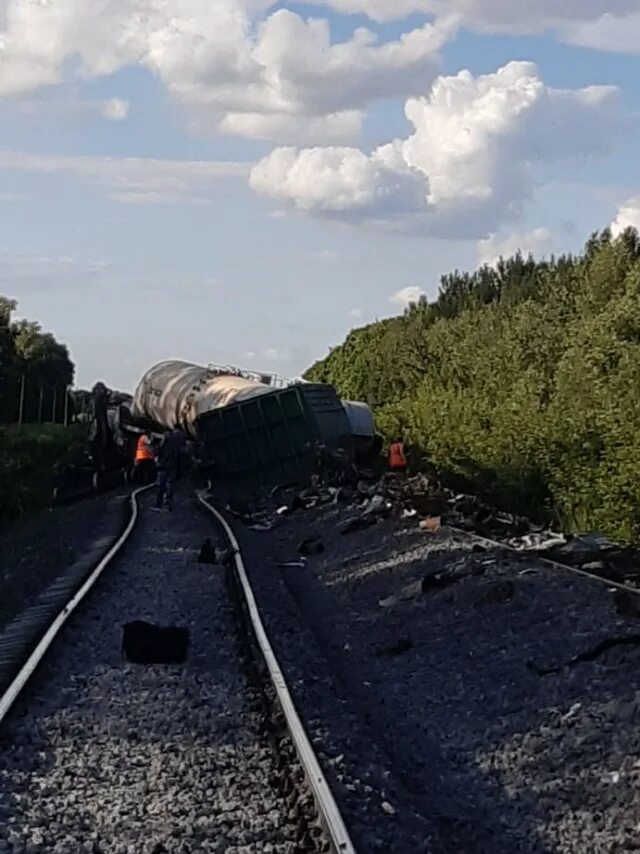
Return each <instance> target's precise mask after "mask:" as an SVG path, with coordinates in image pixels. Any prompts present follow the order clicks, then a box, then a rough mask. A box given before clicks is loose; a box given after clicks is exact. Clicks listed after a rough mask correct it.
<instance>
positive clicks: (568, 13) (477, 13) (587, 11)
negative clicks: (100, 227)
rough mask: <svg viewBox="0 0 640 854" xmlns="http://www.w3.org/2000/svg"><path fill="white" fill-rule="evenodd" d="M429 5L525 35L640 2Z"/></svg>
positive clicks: (452, 0) (433, 1)
mask: <svg viewBox="0 0 640 854" xmlns="http://www.w3.org/2000/svg"><path fill="white" fill-rule="evenodd" d="M390 2H391V0H390ZM425 6H428V7H429V8H430V10H431V11H434V12H436V13H439V14H451V13H454V12H455V13H459V14H460V15H461V16H462V18H463V20H464V22H465V23H466V24H469V25H472V26H474V27H476V28H477V29H482V30H491V31H493V32H496V31H505V32H516V33H522V32H543V31H544V30H547V29H549V28H552V27H563V26H566V25H568V24H570V23H571V22H579V21H590V20H594V19H597V18H599V17H600V16H601V15H603V14H605V13H606V12H610V11H612V9H613V10H615V11H616V12H619V13H620V14H623V13H624V12H630V11H632V10H634V9H637V0H564V2H562V3H559V2H558V0H527V2H515V0H426V2H425Z"/></svg>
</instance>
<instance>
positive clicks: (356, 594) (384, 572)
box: [236, 508, 640, 854]
mask: <svg viewBox="0 0 640 854" xmlns="http://www.w3.org/2000/svg"><path fill="white" fill-rule="evenodd" d="M343 518H344V512H343ZM338 521H339V520H338V517H337V510H336V509H335V508H325V509H323V510H311V511H306V512H300V513H296V514H294V515H292V516H290V517H287V518H286V521H284V522H282V523H281V524H280V525H279V526H278V527H277V528H276V529H275V530H272V531H267V532H257V531H252V530H249V529H247V528H246V527H244V526H242V525H241V524H240V523H236V528H237V529H238V534H239V536H240V541H241V545H242V546H243V548H244V549H245V551H246V554H247V558H248V559H247V563H248V566H249V567H250V572H251V577H252V582H253V584H254V586H255V587H256V591H257V595H258V599H259V601H260V602H261V603H262V605H263V608H264V609H265V620H266V623H267V625H268V626H269V629H270V631H271V633H272V637H273V641H274V643H275V645H276V649H277V651H278V653H279V655H281V657H282V658H283V661H284V662H286V664H287V667H288V668H289V673H290V675H291V678H292V685H293V688H294V699H296V702H298V703H299V706H300V710H301V712H302V714H303V717H304V718H305V720H306V721H307V724H308V725H309V727H310V729H311V730H312V731H314V726H315V732H316V737H317V748H318V751H319V753H320V755H321V757H323V758H324V761H325V764H326V766H327V768H329V769H330V768H331V765H332V758H331V757H332V756H335V754H336V752H338V753H339V754H340V759H341V762H340V763H339V769H338V773H337V774H336V777H337V785H338V786H342V792H341V798H342V803H343V807H344V812H345V817H346V819H347V820H348V821H351V822H352V823H353V826H354V828H355V829H356V832H357V833H358V834H359V838H360V839H364V838H366V837H365V835H364V834H366V832H367V831H366V825H367V823H369V825H370V826H374V827H375V828H376V832H377V836H378V837H379V838H380V839H381V840H382V842H381V845H380V848H381V849H382V850H387V851H392V852H398V854H412V852H417V851H434V852H460V854H461V853H462V852H465V854H473V852H477V854H480V852H482V854H485V853H486V854H515V853H516V852H522V854H525V852H526V854H534V852H535V854H550V852H567V854H568V853H569V852H572V854H574V852H575V854H605V852H607V854H611V852H622V851H632V850H640V728H639V727H638V724H639V723H640V675H639V669H638V668H639V666H640V646H633V645H630V646H625V647H616V648H611V649H609V650H606V651H604V652H602V654H601V655H599V656H597V657H596V658H594V660H591V661H583V662H580V663H578V664H576V665H575V666H572V667H568V666H564V665H566V663H567V662H569V661H570V660H571V659H572V658H574V656H577V655H580V654H581V653H584V652H587V651H589V650H592V649H594V648H595V647H596V646H597V645H598V644H600V643H601V642H602V641H604V640H606V639H608V638H614V637H620V636H625V635H633V634H640V625H639V624H638V620H637V618H635V620H634V619H633V618H629V617H627V618H625V617H623V616H621V615H620V614H619V613H618V612H617V610H616V606H615V601H614V596H613V594H612V592H611V591H609V590H607V588H606V586H604V585H602V584H598V583H596V582H593V581H590V580H588V579H584V578H580V577H578V576H576V575H575V574H571V573H569V572H563V571H560V570H555V569H553V568H551V567H549V566H548V565H545V564H544V563H542V562H541V561H536V560H535V559H529V558H527V559H520V560H518V559H515V558H513V557H511V556H510V555H508V554H506V553H505V552H504V551H492V550H489V551H488V550H486V549H480V548H479V547H478V546H477V545H476V546H475V547H474V543H473V541H472V540H471V539H470V538H468V537H466V536H464V535H462V536H461V535H456V534H453V533H452V532H450V531H448V530H447V529H442V530H441V531H440V532H438V533H436V534H430V533H426V532H424V531H421V530H419V527H418V521H417V520H416V519H413V520H411V519H410V520H405V521H401V520H393V519H392V520H387V521H383V522H380V523H379V524H378V525H377V526H375V527H373V528H370V529H368V530H365V531H360V532H355V533H352V534H349V535H346V536H341V535H340V534H339V533H338V531H337V528H336V526H337V524H338ZM312 537H319V538H320V539H321V540H322V542H323V544H324V551H323V552H322V553H321V554H319V555H316V556H313V557H310V558H309V559H308V562H307V563H306V565H305V566H304V567H301V566H294V565H291V566H289V567H286V566H283V564H286V563H288V562H291V561H299V559H300V558H299V555H298V547H299V544H300V543H301V541H302V540H305V539H310V538H312ZM439 573H445V575H447V574H448V573H452V575H453V579H452V580H451V579H448V580H447V582H446V583H443V582H442V577H441V578H440V580H436V581H434V576H437V575H438V574H439ZM449 581H451V583H449ZM381 602H384V603H385V604H384V605H381V604H380V603H381ZM299 635H300V636H302V635H304V637H305V638H307V640H306V641H305V643H304V649H305V654H310V653H309V650H311V649H312V645H315V646H314V647H313V648H315V655H316V656H317V661H316V663H315V664H314V663H312V662H310V663H309V665H308V669H307V673H306V674H305V673H300V661H301V659H300V654H299V650H300V648H301V647H302V644H301V643H299V642H298V643H295V645H294V644H292V642H291V641H292V639H293V641H295V640H296V638H297V637H298V636H299ZM292 648H293V649H294V650H295V651H294V652H292V651H291V650H292ZM556 666H559V668H560V669H559V672H557V673H552V674H549V675H544V676H541V675H539V673H538V672H537V671H536V668H538V669H547V668H553V667H556ZM309 668H312V669H311V670H309ZM325 672H326V673H327V674H329V675H328V676H326V678H327V679H329V678H330V679H331V680H333V684H334V685H335V687H334V688H333V689H332V690H333V691H334V692H335V694H336V695H337V696H342V697H344V698H345V707H344V715H343V719H344V721H345V724H344V725H342V724H341V722H340V720H338V719H337V716H336V715H335V714H334V715H331V713H330V710H328V711H327V714H325V715H324V716H323V715H322V714H318V713H317V705H316V704H317V702H318V697H321V696H322V690H314V684H315V674H317V673H320V674H324V673H325ZM309 673H313V674H314V675H313V676H309ZM320 678H321V679H323V678H325V677H324V676H321V677H320ZM367 741H368V745H369V747H368V749H367V747H366V745H367ZM350 747H351V748H352V749H350ZM372 759H375V761H374V765H375V768H373V769H372V768H371V761H372ZM354 781H355V783H354ZM383 781H384V785H382V783H383ZM345 787H346V791H345ZM337 791H339V789H338V790H337ZM383 799H384V800H385V801H386V802H388V804H390V805H391V806H392V807H393V814H391V813H386V812H385V818H386V821H387V822H388V823H389V824H388V826H389V827H391V828H392V829H388V830H385V825H384V822H383V821H381V812H382V811H384V810H383V808H382V801H383ZM420 820H421V821H422V825H420V824H419V821H420ZM385 844H386V845H387V847H386V848H385V847H384V845H385ZM372 845H373V841H372V838H371V837H369V839H368V840H367V842H366V844H365V845H364V847H363V849H362V850H365V851H368V850H374V849H373V848H372V847H371V846H372Z"/></svg>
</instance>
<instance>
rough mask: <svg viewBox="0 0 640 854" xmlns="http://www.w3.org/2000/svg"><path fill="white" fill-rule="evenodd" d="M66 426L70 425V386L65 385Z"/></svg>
mask: <svg viewBox="0 0 640 854" xmlns="http://www.w3.org/2000/svg"><path fill="white" fill-rule="evenodd" d="M64 426H65V427H68V426H69V386H68V385H66V386H65V387H64Z"/></svg>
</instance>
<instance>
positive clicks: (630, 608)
mask: <svg viewBox="0 0 640 854" xmlns="http://www.w3.org/2000/svg"><path fill="white" fill-rule="evenodd" d="M614 602H615V604H616V611H617V612H618V614H620V616H621V617H626V618H627V619H636V618H638V617H640V597H638V596H634V595H633V593H627V592H626V591H625V590H616V592H615V595H614Z"/></svg>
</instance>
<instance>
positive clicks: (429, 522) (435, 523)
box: [420, 516, 442, 534]
mask: <svg viewBox="0 0 640 854" xmlns="http://www.w3.org/2000/svg"><path fill="white" fill-rule="evenodd" d="M441 527H442V519H441V518H440V516H431V517H429V518H428V519H424V520H423V521H422V522H420V530H422V531H426V532H427V533H428V534H437V533H438V531H439V530H440V528H441Z"/></svg>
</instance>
